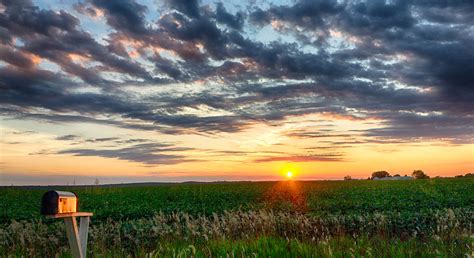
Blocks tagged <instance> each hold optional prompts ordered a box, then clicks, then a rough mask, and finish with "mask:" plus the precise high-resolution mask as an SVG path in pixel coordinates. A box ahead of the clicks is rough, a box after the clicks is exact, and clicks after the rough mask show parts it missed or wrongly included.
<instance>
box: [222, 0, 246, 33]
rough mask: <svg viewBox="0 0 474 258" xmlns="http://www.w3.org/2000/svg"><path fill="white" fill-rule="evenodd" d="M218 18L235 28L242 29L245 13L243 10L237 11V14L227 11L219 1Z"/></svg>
mask: <svg viewBox="0 0 474 258" xmlns="http://www.w3.org/2000/svg"><path fill="white" fill-rule="evenodd" d="M216 20H217V21H218V22H220V23H223V24H226V25H227V26H229V27H231V28H233V29H237V30H240V29H242V27H243V25H244V14H243V13H242V12H237V13H236V14H235V15H232V14H230V13H228V12H227V10H226V9H225V7H224V5H223V4H222V3H217V7H216Z"/></svg>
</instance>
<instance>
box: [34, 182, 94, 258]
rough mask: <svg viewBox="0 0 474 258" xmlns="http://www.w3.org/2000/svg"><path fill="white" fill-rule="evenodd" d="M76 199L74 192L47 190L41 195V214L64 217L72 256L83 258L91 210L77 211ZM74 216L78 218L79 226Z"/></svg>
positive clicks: (85, 251)
mask: <svg viewBox="0 0 474 258" xmlns="http://www.w3.org/2000/svg"><path fill="white" fill-rule="evenodd" d="M77 206H78V199H77V195H76V194H75V193H71V192H63V191H49V192H46V193H45V194H44V195H43V199H42V202H41V214H43V215H45V216H46V217H48V218H55V219H64V223H66V233H67V239H68V241H69V246H70V248H71V253H72V256H73V257H74V258H85V257H86V254H87V235H88V231H89V222H90V217H92V215H93V214H92V213H91V212H78V211H77ZM76 217H79V218H80V224H79V227H78V226H77V221H76Z"/></svg>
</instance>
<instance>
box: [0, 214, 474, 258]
mask: <svg viewBox="0 0 474 258" xmlns="http://www.w3.org/2000/svg"><path fill="white" fill-rule="evenodd" d="M473 218H474V214H473V211H472V210H471V209H463V208H461V209H441V210H431V211H429V212H422V213H397V212H394V213H368V214H365V215H334V216H327V217H315V216H311V215H307V214H303V213H296V212H276V211H271V210H258V211H239V210H237V211H225V212H224V213H222V214H213V215H212V216H204V215H198V216H192V215H189V214H187V213H172V214H164V213H157V214H155V215H154V216H152V217H150V218H142V219H129V220H112V219H109V220H106V221H103V222H99V223H92V224H91V227H90V231H89V234H90V235H89V241H90V242H89V252H90V254H95V255H100V254H101V255H110V256H127V255H134V256H156V255H158V256H161V255H165V254H166V255H174V256H178V255H180V254H181V255H184V256H191V255H196V254H199V255H203V256H208V255H209V254H212V255H222V254H226V255H230V256H231V255H232V254H233V255H237V256H241V255H242V254H245V255H251V254H252V252H254V251H255V252H257V253H258V254H262V252H263V254H264V255H267V254H271V253H273V254H280V253H284V252H286V253H287V252H289V251H291V252H292V253H293V251H295V250H299V251H295V252H296V253H294V254H298V253H300V254H301V255H304V254H306V253H308V252H309V253H318V252H323V253H326V254H327V253H328V252H329V249H328V248H332V249H331V250H332V251H331V252H333V253H335V252H336V253H337V252H342V249H341V248H342V247H343V246H346V248H345V250H346V251H351V250H352V251H351V252H354V254H356V253H357V254H361V253H365V254H367V252H371V251H370V250H369V249H368V248H370V249H371V250H377V251H376V252H377V254H382V253H384V252H385V253H387V254H390V252H395V253H397V252H408V251H410V250H411V251H413V252H417V251H418V252H419V251H420V250H425V251H426V252H430V253H432V254H433V255H435V254H436V252H439V253H441V254H444V255H448V256H450V255H449V253H452V254H453V255H454V254H455V255H464V254H467V253H469V252H471V251H472V250H471V249H470V248H471V247H470V245H469V243H470V241H473V240H474V239H472V236H471V235H473V229H472V223H473V220H474V219H473ZM64 232H65V231H64V225H63V223H62V222H60V221H50V220H36V221H20V222H17V221H11V223H9V224H5V225H2V226H0V256H5V255H16V256H21V255H23V256H41V257H53V256H56V255H61V254H62V255H65V254H67V253H68V246H67V239H66V237H65V233H64ZM259 241H260V242H259ZM262 241H263V242H262ZM415 242H416V243H417V245H420V246H419V247H416V246H415V244H414V243H415ZM336 243H339V244H343V246H339V247H337V246H336V245H335V244H336ZM386 243H398V244H400V245H401V247H397V246H395V247H393V246H391V245H387V244H386ZM410 243H411V244H414V246H415V247H410ZM262 245H263V246H265V245H267V247H268V248H267V249H265V248H263V247H262V248H263V249H261V246H262ZM428 247H430V248H428ZM242 248H244V249H242ZM364 248H365V249H364ZM390 248H391V249H390ZM412 248H415V249H412ZM343 249H344V248H343ZM392 249H393V250H392ZM267 252H269V253H267ZM374 255H375V254H374Z"/></svg>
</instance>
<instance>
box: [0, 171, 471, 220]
mask: <svg viewBox="0 0 474 258" xmlns="http://www.w3.org/2000/svg"><path fill="white" fill-rule="evenodd" d="M61 189H62V190H68V191H74V192H76V193H77V194H78V196H79V206H80V210H82V211H91V212H94V218H93V219H94V220H105V219H107V218H112V219H114V220H121V219H135V218H146V217H150V216H153V215H154V214H155V213H157V212H163V213H165V214H169V213H172V212H185V213H188V214H191V215H198V214H204V215H211V214H212V213H218V214H219V213H222V212H223V211H226V210H227V211H229V210H237V209H238V210H258V209H262V208H264V209H270V210H277V211H299V212H302V213H308V214H312V215H315V216H325V215H337V214H362V213H373V212H402V213H409V212H414V211H426V210H431V209H443V208H453V209H454V208H470V209H474V208H473V203H474V191H473V189H474V179H467V178H465V179H432V180H411V181H366V180H364V181H349V182H345V181H315V182H298V181H286V182H253V183H250V182H248V183H220V184H175V185H159V186H123V187H120V186H115V187H68V188H61ZM46 190H48V188H40V189H24V188H8V187H4V188H0V212H1V213H0V223H8V222H9V221H10V220H12V219H14V220H32V219H38V218H40V214H39V206H40V200H41V196H42V194H43V193H44V192H45V191H46Z"/></svg>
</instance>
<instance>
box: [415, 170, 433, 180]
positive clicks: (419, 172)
mask: <svg viewBox="0 0 474 258" xmlns="http://www.w3.org/2000/svg"><path fill="white" fill-rule="evenodd" d="M411 175H412V176H413V178H415V179H428V178H430V177H429V176H428V175H427V174H425V172H423V170H414V171H413V173H412V174H411Z"/></svg>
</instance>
